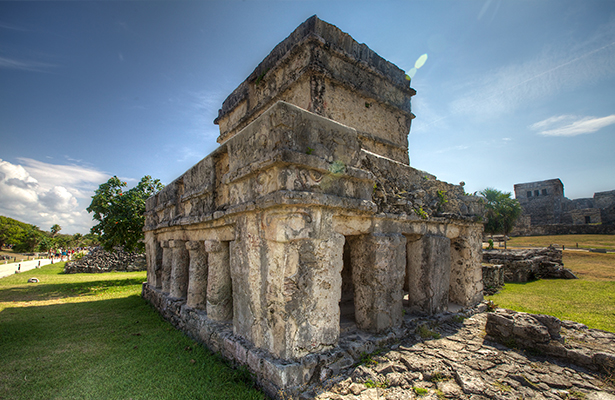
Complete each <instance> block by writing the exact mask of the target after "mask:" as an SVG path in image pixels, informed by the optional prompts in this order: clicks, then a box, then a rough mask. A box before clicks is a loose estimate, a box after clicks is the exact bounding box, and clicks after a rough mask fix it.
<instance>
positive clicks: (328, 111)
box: [143, 16, 483, 396]
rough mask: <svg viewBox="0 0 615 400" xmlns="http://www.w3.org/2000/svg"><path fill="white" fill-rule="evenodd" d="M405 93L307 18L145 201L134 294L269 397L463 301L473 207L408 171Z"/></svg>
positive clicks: (391, 68) (470, 268)
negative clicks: (212, 131)
mask: <svg viewBox="0 0 615 400" xmlns="http://www.w3.org/2000/svg"><path fill="white" fill-rule="evenodd" d="M415 93H416V92H415V91H414V90H413V89H412V88H410V86H409V81H408V80H407V79H406V74H405V73H404V71H402V70H401V69H399V68H397V67H396V66H395V65H393V64H391V63H390V62H388V61H386V60H384V59H383V58H381V57H380V56H378V55H377V54H376V53H374V52H373V51H372V50H370V49H369V48H368V47H367V46H366V45H364V44H359V43H357V42H355V41H354V40H353V39H352V38H351V37H350V36H349V35H348V34H346V33H344V32H342V31H340V30H339V29H338V28H337V27H335V26H333V25H330V24H328V23H326V22H323V21H321V20H319V19H318V18H317V17H316V16H314V17H311V18H309V19H308V20H307V21H305V22H304V23H303V24H302V25H300V26H299V27H298V28H297V29H296V30H295V31H294V32H293V33H292V34H291V35H290V36H289V37H288V38H286V39H285V40H284V41H282V42H281V43H280V44H278V45H277V46H276V47H275V48H274V49H273V51H272V52H271V53H270V54H269V55H268V56H267V57H266V58H265V59H264V60H263V61H262V62H261V63H260V64H259V65H258V67H256V69H255V70H254V72H252V74H251V75H250V76H249V77H248V78H247V79H246V80H245V81H244V82H243V83H242V84H241V85H239V87H238V88H237V89H236V90H235V91H234V92H233V93H232V94H231V95H230V96H229V97H228V98H227V99H226V100H225V101H224V103H223V105H222V109H221V110H220V111H219V116H218V118H217V119H216V120H215V123H216V124H218V125H219V127H220V137H219V139H218V142H219V143H220V146H219V147H218V148H217V149H216V150H215V151H214V152H213V153H211V154H210V155H209V156H207V157H205V158H204V159H203V160H201V161H200V162H199V163H198V164H196V165H195V166H193V167H192V168H191V169H189V170H188V171H186V172H185V173H184V174H183V175H182V176H180V177H179V178H177V179H176V180H175V181H174V182H172V183H171V184H169V185H168V186H166V187H165V188H164V189H163V190H161V191H160V192H159V193H158V194H156V195H155V196H153V197H151V198H150V199H148V200H147V211H146V226H145V228H144V230H145V241H146V253H147V262H148V273H147V282H146V283H144V285H143V296H144V297H145V298H146V299H148V300H149V301H150V302H151V303H152V304H153V305H154V306H155V307H156V308H157V309H158V310H159V311H160V312H161V314H162V315H163V316H164V317H165V318H167V319H169V320H170V321H171V322H172V323H174V324H175V325H176V326H177V327H179V328H180V329H182V330H183V331H184V332H186V333H187V334H189V335H191V336H192V337H194V338H195V339H197V340H199V341H201V342H203V343H205V344H206V345H207V346H208V347H209V348H211V349H212V350H213V351H217V352H220V353H221V354H222V355H223V356H225V357H227V358H229V359H232V360H234V361H235V362H237V363H238V364H242V365H246V366H247V367H248V368H249V369H250V370H251V371H252V372H253V373H254V374H255V375H256V377H257V379H258V380H259V382H260V383H261V385H262V386H263V388H264V389H265V391H266V392H267V393H269V394H271V395H274V396H275V395H276V393H278V391H279V390H284V391H290V392H292V391H293V390H297V389H298V388H300V387H301V386H303V385H306V384H308V383H314V382H318V381H319V380H321V379H324V378H326V377H327V376H330V374H332V373H335V371H336V370H339V368H340V366H343V364H344V363H345V365H346V366H349V365H352V363H354V362H355V361H356V359H357V358H358V357H359V356H360V351H357V349H358V348H359V347H357V346H359V344H357V343H359V342H360V340H361V338H365V337H370V338H381V339H382V340H384V339H391V338H394V337H395V335H396V334H398V333H399V332H400V328H401V327H402V326H403V323H404V319H405V318H408V316H409V315H413V314H434V313H440V312H443V311H446V310H447V308H448V307H449V303H455V304H457V305H459V306H471V305H474V304H476V303H478V302H479V301H480V300H482V277H481V274H482V272H481V257H482V255H481V239H482V232H483V225H482V222H481V216H482V213H483V205H482V202H481V201H480V200H479V199H478V198H476V197H474V196H467V195H465V193H464V190H463V187H462V186H459V185H452V184H448V183H446V182H441V181H438V180H437V179H436V178H435V177H434V176H433V175H430V174H428V173H426V172H423V171H419V170H417V169H414V168H412V167H410V166H409V159H408V134H409V131H410V125H411V121H412V119H413V118H414V115H413V114H412V112H411V109H410V98H411V97H412V96H414V95H415ZM350 331H353V332H358V333H359V334H358V335H357V336H355V337H354V339H352V340H349V339H348V340H346V339H345V335H346V334H347V332H350ZM370 335H371V336H370ZM370 340H371V339H370ZM374 340H376V339H374ZM353 346H354V347H353ZM353 349H354V350H353ZM357 353H358V354H357ZM278 396H279V395H278Z"/></svg>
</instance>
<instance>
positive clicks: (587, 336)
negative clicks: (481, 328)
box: [485, 308, 615, 374]
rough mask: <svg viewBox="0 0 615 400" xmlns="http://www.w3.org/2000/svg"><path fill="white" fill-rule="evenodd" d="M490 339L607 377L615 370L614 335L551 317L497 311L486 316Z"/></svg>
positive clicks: (505, 310)
mask: <svg viewBox="0 0 615 400" xmlns="http://www.w3.org/2000/svg"><path fill="white" fill-rule="evenodd" d="M485 330H486V332H487V335H489V336H488V337H487V338H488V339H490V340H494V341H496V342H499V343H502V344H504V345H506V346H508V347H520V348H524V349H530V350H533V351H534V352H536V353H538V354H544V355H546V356H550V357H556V358H560V359H563V360H565V361H566V362H570V363H572V364H575V365H579V366H581V367H584V368H588V369H591V370H594V371H599V372H602V373H606V374H612V373H613V371H615V333H611V332H606V331H602V330H600V329H588V328H587V326H585V325H583V324H580V323H577V322H572V321H560V320H559V319H557V318H555V317H552V316H550V315H542V314H528V313H523V312H515V311H512V310H507V309H503V308H500V309H497V310H496V311H495V312H492V313H489V314H488V315H487V323H486V325H485Z"/></svg>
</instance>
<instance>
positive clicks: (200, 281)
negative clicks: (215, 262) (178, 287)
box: [186, 240, 208, 310]
mask: <svg viewBox="0 0 615 400" xmlns="http://www.w3.org/2000/svg"><path fill="white" fill-rule="evenodd" d="M186 248H187V249H188V252H189V253H190V266H189V268H188V270H189V273H188V277H189V280H188V299H187V301H186V305H187V306H188V307H192V308H196V309H199V310H205V309H206V306H207V274H208V268H207V253H206V252H205V245H204V244H203V242H202V241H200V240H191V241H189V242H186Z"/></svg>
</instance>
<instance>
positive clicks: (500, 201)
mask: <svg viewBox="0 0 615 400" xmlns="http://www.w3.org/2000/svg"><path fill="white" fill-rule="evenodd" d="M480 194H481V195H482V196H483V197H484V199H485V211H486V212H485V217H486V218H487V221H486V222H485V232H486V233H489V234H491V235H492V236H493V234H495V233H501V234H503V235H504V248H506V235H508V234H509V233H510V232H511V231H512V230H513V228H514V227H515V222H516V221H517V219H518V218H519V216H520V215H521V211H522V209H521V205H520V204H519V201H517V199H513V198H511V194H510V192H501V191H499V190H497V189H494V188H486V189H485V190H483V191H482V192H480Z"/></svg>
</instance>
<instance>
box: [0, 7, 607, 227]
mask: <svg viewBox="0 0 615 400" xmlns="http://www.w3.org/2000/svg"><path fill="white" fill-rule="evenodd" d="M314 14H317V15H318V16H319V18H321V19H322V20H324V21H327V22H329V23H332V24H334V25H337V26H338V27H339V28H340V29H341V30H343V31H344V32H347V33H349V34H350V35H351V36H352V37H353V38H354V39H355V40H357V41H358V42H361V43H365V44H367V45H368V46H369V47H370V48H371V49H373V50H374V51H376V52H377V53H378V54H379V55H381V56H382V57H384V58H385V59H387V60H389V61H391V62H393V63H394V64H396V65H397V66H399V67H400V68H402V69H404V70H406V71H410V69H411V68H413V67H414V66H415V63H416V61H417V60H418V59H419V57H420V56H421V55H423V54H427V61H426V62H425V64H424V65H423V66H421V67H420V68H419V69H418V70H416V73H415V74H414V77H413V79H412V83H411V85H412V87H413V88H414V89H416V90H417V95H416V96H415V97H414V98H413V111H414V113H415V114H416V119H415V120H414V121H413V125H412V130H411V132H410V138H409V140H410V160H411V165H412V166H414V167H415V168H419V169H422V170H425V171H428V172H430V173H432V174H435V175H436V176H438V178H439V179H441V180H445V181H448V182H451V183H458V182H460V181H464V182H466V190H467V191H469V192H474V191H479V190H482V189H484V188H485V187H488V186H489V187H495V188H498V189H500V190H504V191H510V192H512V191H513V185H514V184H515V183H522V182H530V181H535V180H543V179H552V178H560V179H561V180H562V181H563V183H564V185H565V194H566V196H567V197H568V198H581V197H591V196H592V195H593V193H594V192H596V191H605V190H614V189H615V155H614V150H615V2H613V1H595V0H588V1H566V0H553V1H550V0H539V1H502V0H472V1H439V0H432V1H370V2H355V1H335V0H328V1H322V2H321V1H250V0H245V1H182V2H150V1H130V2H116V1H114V2H74V1H70V2H0V215H6V216H9V217H12V218H16V219H19V220H22V221H25V222H28V223H32V224H36V225H38V226H40V227H41V228H42V229H45V230H49V228H50V227H51V225H53V224H55V223H58V224H60V225H61V226H62V227H63V229H62V232H63V233H75V232H81V233H87V232H88V230H89V228H90V227H91V225H92V221H91V215H89V214H88V213H87V212H86V211H85V208H86V207H87V206H88V205H89V203H90V201H91V196H92V195H93V192H94V190H95V189H96V188H97V187H98V185H99V184H101V183H103V182H105V181H106V180H107V179H108V178H109V177H110V176H112V175H117V176H119V177H121V178H123V179H125V180H127V181H128V182H129V183H132V184H135V183H136V182H137V181H138V180H139V179H140V178H141V177H142V176H144V175H151V176H153V177H155V178H159V179H161V180H162V181H163V183H169V182H171V181H172V180H174V179H175V178H176V177H178V176H179V175H180V174H182V173H183V172H184V171H185V170H187V169H188V168H190V167H191V166H192V165H194V164H195V163H196V162H198V161H199V160H200V159H202V158H203V157H205V156H206V155H208V154H209V153H210V152H211V151H212V150H213V149H215V148H216V146H217V143H216V138H217V136H218V127H217V126H216V125H214V124H213V120H214V118H215V117H216V116H217V112H218V109H219V108H220V106H221V104H222V102H223V101H224V99H225V98H226V96H228V95H229V94H230V93H231V92H232V91H233V90H234V89H235V88H236V87H237V86H238V85H239V84H240V83H241V82H242V81H243V80H244V79H245V78H246V77H247V76H248V75H249V74H250V73H251V72H252V70H253V69H254V68H255V67H256V66H257V65H258V63H259V62H260V61H261V60H262V59H263V58H264V57H265V56H266V55H267V54H268V53H269V51H270V50H271V49H273V47H274V46H275V45H276V44H277V43H279V42H280V41H282V40H283V39H284V38H286V37H287V36H288V35H289V34H290V33H291V32H292V31H293V30H294V29H295V28H296V27H297V26H298V25H299V24H301V23H302V22H303V21H304V20H306V19H307V18H308V17H310V16H311V15H314Z"/></svg>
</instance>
